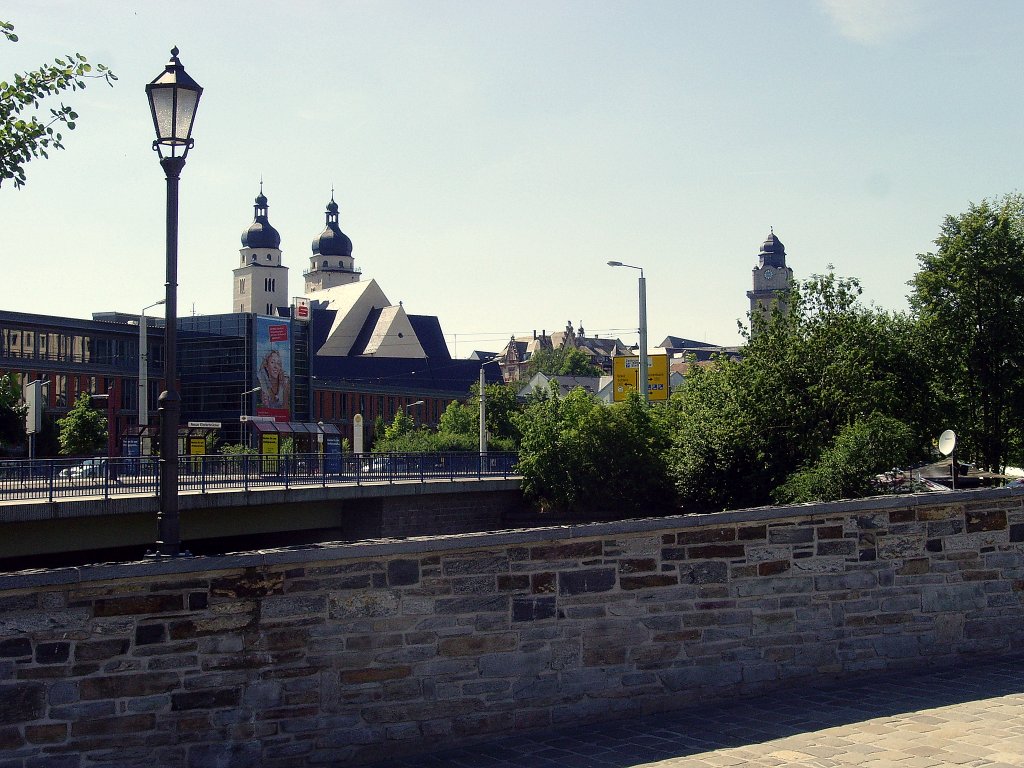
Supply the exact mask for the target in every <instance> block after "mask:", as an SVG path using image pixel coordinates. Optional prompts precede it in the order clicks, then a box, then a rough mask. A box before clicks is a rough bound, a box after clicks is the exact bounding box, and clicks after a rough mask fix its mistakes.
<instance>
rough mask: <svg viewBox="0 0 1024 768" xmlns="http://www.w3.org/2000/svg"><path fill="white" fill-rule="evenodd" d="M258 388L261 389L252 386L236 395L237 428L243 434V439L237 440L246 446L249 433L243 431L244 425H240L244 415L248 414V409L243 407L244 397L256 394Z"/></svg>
mask: <svg viewBox="0 0 1024 768" xmlns="http://www.w3.org/2000/svg"><path fill="white" fill-rule="evenodd" d="M260 389H262V387H253V388H252V389H247V390H245V392H243V393H242V394H240V395H239V396H238V397H239V400H238V424H239V429H241V430H242V433H243V435H244V436H245V440H244V441H242V440H239V442H245V447H246V448H248V447H249V433H248V432H246V431H245V427H243V426H241V425H242V424H243V423H244V422H245V417H246V416H248V415H249V414H248V410H249V409H248V408H246V407H245V398H247V397H249V395H254V394H256V393H257V392H259V391H260Z"/></svg>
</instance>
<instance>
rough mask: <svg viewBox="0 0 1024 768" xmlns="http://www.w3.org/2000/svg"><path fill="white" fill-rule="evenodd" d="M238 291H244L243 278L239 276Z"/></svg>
mask: <svg viewBox="0 0 1024 768" xmlns="http://www.w3.org/2000/svg"><path fill="white" fill-rule="evenodd" d="M238 292H239V293H245V278H244V277H241V278H239V279H238Z"/></svg>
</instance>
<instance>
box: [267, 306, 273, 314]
mask: <svg viewBox="0 0 1024 768" xmlns="http://www.w3.org/2000/svg"><path fill="white" fill-rule="evenodd" d="M267 314H268V315H272V314H274V308H273V307H272V306H270V304H267Z"/></svg>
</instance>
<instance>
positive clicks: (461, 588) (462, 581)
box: [451, 574, 498, 595]
mask: <svg viewBox="0 0 1024 768" xmlns="http://www.w3.org/2000/svg"><path fill="white" fill-rule="evenodd" d="M451 585H452V594H455V595H486V594H492V593H494V592H496V591H497V586H498V585H497V582H496V579H495V577H494V575H493V574H490V575H487V576H463V577H457V578H453V579H452V580H451Z"/></svg>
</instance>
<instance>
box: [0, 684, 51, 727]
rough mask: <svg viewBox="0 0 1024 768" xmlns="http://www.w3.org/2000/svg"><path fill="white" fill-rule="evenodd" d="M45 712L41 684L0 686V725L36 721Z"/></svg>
mask: <svg viewBox="0 0 1024 768" xmlns="http://www.w3.org/2000/svg"><path fill="white" fill-rule="evenodd" d="M45 711H46V688H45V686H44V685H43V684H42V683H36V682H25V683H3V684H0V725H20V724H22V723H27V722H31V721H33V720H38V719H40V718H41V717H42V716H43V713H44V712H45Z"/></svg>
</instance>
